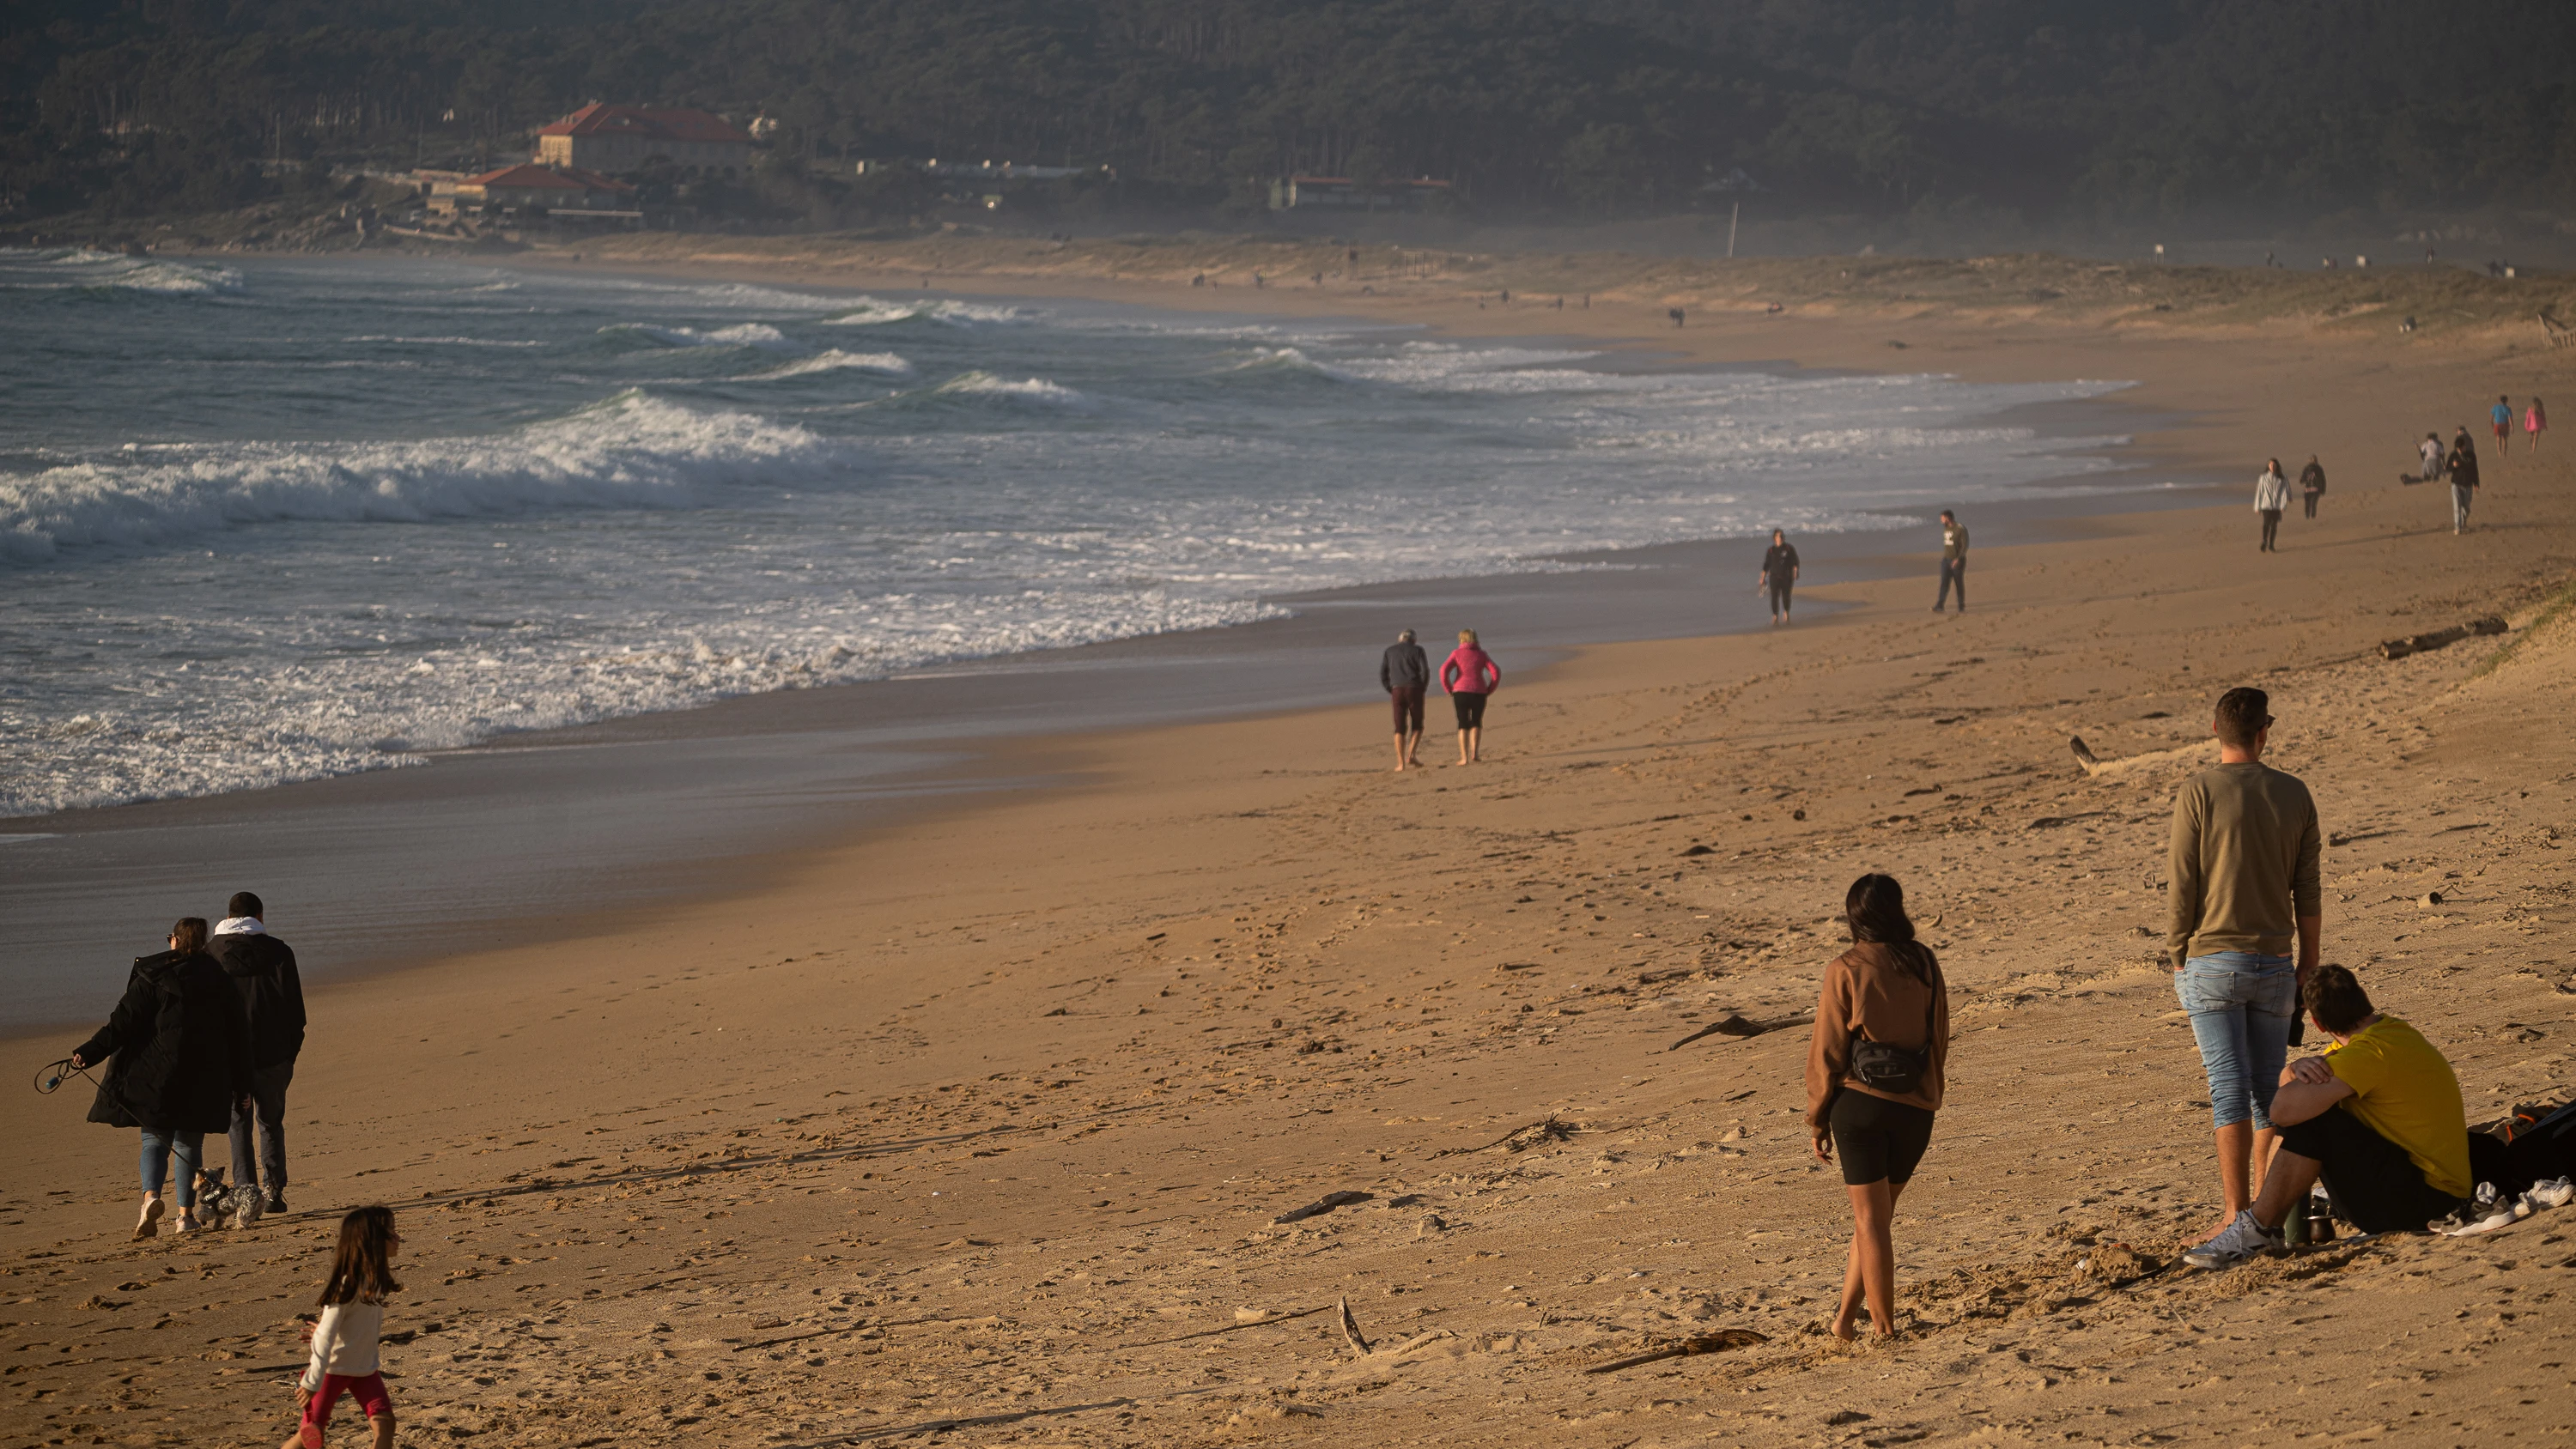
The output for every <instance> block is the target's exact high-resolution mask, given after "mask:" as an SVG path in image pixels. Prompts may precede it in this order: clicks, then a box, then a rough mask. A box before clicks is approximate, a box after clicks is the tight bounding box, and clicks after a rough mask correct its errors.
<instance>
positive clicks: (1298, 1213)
mask: <svg viewBox="0 0 2576 1449" xmlns="http://www.w3.org/2000/svg"><path fill="white" fill-rule="evenodd" d="M1376 1199H1377V1194H1376V1193H1373V1192H1328V1193H1326V1194H1324V1195H1323V1196H1322V1197H1319V1198H1317V1199H1315V1200H1314V1201H1313V1202H1310V1203H1308V1204H1306V1205H1305V1206H1304V1207H1301V1208H1296V1209H1293V1210H1291V1211H1289V1212H1284V1213H1281V1214H1280V1215H1279V1216H1277V1217H1275V1218H1272V1219H1271V1220H1270V1221H1271V1223H1272V1225H1274V1226H1276V1225H1277V1224H1280V1223H1302V1222H1304V1221H1305V1220H1306V1219H1308V1218H1320V1217H1322V1216H1323V1215H1324V1214H1326V1213H1328V1212H1331V1211H1332V1210H1333V1209H1335V1208H1337V1207H1348V1206H1350V1205H1351V1204H1352V1203H1355V1202H1374V1201H1376Z"/></svg>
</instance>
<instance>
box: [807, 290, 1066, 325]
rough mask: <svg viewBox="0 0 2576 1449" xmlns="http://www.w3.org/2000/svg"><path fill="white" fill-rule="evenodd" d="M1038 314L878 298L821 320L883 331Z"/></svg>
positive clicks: (1011, 319)
mask: <svg viewBox="0 0 2576 1449" xmlns="http://www.w3.org/2000/svg"><path fill="white" fill-rule="evenodd" d="M1037 317H1038V313H1037V312H1036V311H1035V310H1034V309H1032V308H1027V307H1004V306H997V305H993V304H991V303H984V302H957V301H930V300H928V299H924V300H922V301H918V302H889V301H885V300H883V299H881V298H877V297H860V298H857V299H855V300H854V301H851V302H849V303H848V310H846V311H843V312H839V313H835V314H834V315H832V316H829V317H826V318H824V319H822V320H823V321H824V322H825V323H827V324H829V325H831V326H834V327H882V326H885V325H887V324H889V323H894V322H911V321H915V320H919V321H926V322H945V323H948V324H949V325H951V326H955V327H966V326H972V325H974V324H977V323H997V322H1032V321H1035V320H1036V319H1037Z"/></svg>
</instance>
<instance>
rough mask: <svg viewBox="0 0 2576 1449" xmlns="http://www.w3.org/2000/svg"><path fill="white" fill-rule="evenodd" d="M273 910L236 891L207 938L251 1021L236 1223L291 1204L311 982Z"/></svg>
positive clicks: (236, 1120)
mask: <svg viewBox="0 0 2576 1449" xmlns="http://www.w3.org/2000/svg"><path fill="white" fill-rule="evenodd" d="M267 909H268V908H267V907H266V906H264V905H262V904H261V903H260V899H259V897H258V896H256V895H253V894H252V893H250V892H249V891H235V892H234V893H233V898H232V899H231V900H230V901H228V902H226V903H225V905H224V910H225V912H226V915H225V917H224V919H222V920H220V921H217V922H216V923H215V934H214V938H213V939H212V940H210V941H208V942H207V943H206V954H207V955H209V956H212V957H214V958H215V964H216V965H218V966H220V967H222V968H223V970H224V974H225V975H226V976H229V977H231V978H232V983H233V989H234V990H235V991H236V992H238V993H240V995H241V1004H242V1015H243V1017H244V1019H245V1021H246V1022H247V1024H248V1026H249V1028H250V1061H251V1081H250V1109H249V1110H248V1111H243V1110H239V1109H236V1110H235V1111H234V1112H233V1127H232V1137H233V1187H234V1191H235V1193H236V1195H237V1197H238V1198H239V1200H240V1203H241V1206H240V1207H238V1208H236V1209H235V1210H234V1212H233V1226H234V1227H237V1228H246V1227H249V1226H250V1225H251V1224H253V1223H255V1222H258V1221H259V1220H260V1218H261V1217H263V1216H264V1215H266V1214H268V1213H282V1212H284V1211H286V1087H287V1084H288V1083H290V1082H292V1081H294V1080H295V1058H296V1055H297V1054H298V1053H300V1052H302V1051H303V1050H304V981H303V978H301V977H300V976H298V975H297V974H296V970H295V952H294V951H293V950H292V949H291V948H289V947H288V946H287V944H286V943H285V942H284V941H281V940H279V939H277V938H276V937H275V936H272V935H270V934H268V926H267V925H266V923H265V922H263V921H262V920H261V919H260V918H261V917H262V916H263V915H264V914H266V912H267ZM254 1149H256V1150H254Z"/></svg>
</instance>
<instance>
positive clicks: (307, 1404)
mask: <svg viewBox="0 0 2576 1449" xmlns="http://www.w3.org/2000/svg"><path fill="white" fill-rule="evenodd" d="M401 1253H402V1234H401V1233H399V1232H396V1231H395V1230H394V1213H393V1209H391V1208H388V1207H362V1208H359V1209H357V1210H356V1211H354V1212H352V1213H350V1214H349V1215H348V1216H347V1217H344V1218H342V1219H340V1244H339V1248H338V1250H337V1251H336V1252H335V1253H334V1254H333V1255H332V1259H331V1276H330V1277H329V1278H327V1279H325V1280H324V1281H323V1284H322V1297H321V1300H320V1303H321V1308H322V1318H321V1321H320V1322H317V1323H315V1324H314V1325H313V1357H312V1360H311V1361H310V1362H308V1363H306V1364H305V1366H304V1376H303V1377H301V1378H299V1379H297V1380H296V1381H295V1412H296V1414H297V1416H298V1417H300V1418H301V1419H302V1420H303V1422H302V1423H301V1424H299V1425H297V1426H296V1430H295V1437H294V1438H292V1439H289V1440H287V1441H286V1442H285V1443H284V1444H282V1445H280V1446H278V1449H322V1435H323V1431H324V1430H326V1429H328V1428H329V1427H330V1426H331V1410H332V1408H333V1407H334V1406H335V1405H337V1404H338V1403H339V1402H340V1396H341V1395H342V1394H347V1395H348V1396H349V1397H350V1398H352V1399H354V1400H356V1401H357V1405H358V1411H359V1412H360V1413H362V1414H365V1415H366V1416H367V1424H368V1426H369V1427H371V1428H373V1429H374V1430H375V1431H376V1449H393V1443H394V1401H393V1396H392V1395H391V1394H388V1393H386V1392H385V1375H384V1368H383V1364H382V1362H381V1360H380V1359H379V1357H378V1355H379V1352H380V1348H379V1346H380V1345H381V1344H382V1343H383V1341H384V1334H385V1300H386V1299H387V1298H390V1297H392V1296H393V1295H394V1294H396V1293H399V1292H401V1291H402V1284H400V1283H397V1282H395V1281H394V1259H395V1258H396V1257H398V1256H400V1255H401Z"/></svg>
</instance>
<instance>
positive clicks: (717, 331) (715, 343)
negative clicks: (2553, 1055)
mask: <svg viewBox="0 0 2576 1449" xmlns="http://www.w3.org/2000/svg"><path fill="white" fill-rule="evenodd" d="M599 332H600V335H601V336H603V337H608V336H615V335H618V334H627V335H632V336H639V337H650V338H652V339H653V340H654V341H656V342H659V343H661V344H662V345H663V346H665V347H759V348H765V349H769V350H772V351H775V350H778V349H781V348H785V347H788V346H792V345H793V344H791V343H789V342H788V340H787V334H786V333H783V332H781V331H779V330H778V329H777V328H775V327H772V326H770V325H769V324H768V323H766V322H737V323H735V324H734V325H733V326H731V327H716V328H711V329H709V330H707V331H704V332H701V331H699V330H698V329H697V328H695V327H662V326H657V325H655V324H653V323H651V322H614V323H611V324H609V325H608V326H606V327H602V328H600V329H599Z"/></svg>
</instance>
